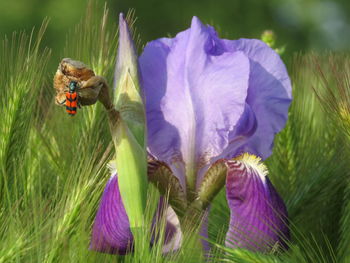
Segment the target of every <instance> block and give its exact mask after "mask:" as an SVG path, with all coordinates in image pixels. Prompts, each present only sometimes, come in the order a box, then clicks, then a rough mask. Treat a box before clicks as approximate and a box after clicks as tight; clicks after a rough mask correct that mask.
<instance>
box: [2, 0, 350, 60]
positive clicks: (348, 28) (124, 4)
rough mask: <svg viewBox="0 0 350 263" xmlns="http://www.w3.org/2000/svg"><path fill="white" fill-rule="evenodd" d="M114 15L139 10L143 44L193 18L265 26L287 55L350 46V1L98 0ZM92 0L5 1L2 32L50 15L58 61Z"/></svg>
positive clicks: (254, 32)
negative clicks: (67, 35) (68, 36)
mask: <svg viewBox="0 0 350 263" xmlns="http://www.w3.org/2000/svg"><path fill="white" fill-rule="evenodd" d="M97 2H98V5H99V6H100V8H101V10H97V11H98V12H100V11H102V9H103V6H104V3H105V2H107V6H108V8H109V10H110V12H111V15H112V16H113V17H115V20H116V22H117V15H118V13H119V12H127V11H128V10H129V8H134V9H135V10H136V16H137V18H138V19H137V22H136V27H137V29H138V32H139V33H140V35H141V40H142V43H143V44H144V43H146V42H147V41H150V40H152V39H155V38H159V37H163V36H169V35H171V36H173V35H175V34H176V33H177V32H179V31H180V30H183V29H185V28H187V27H189V25H190V22H191V17H192V16H193V15H196V16H198V17H199V18H200V19H201V20H202V21H203V22H205V23H209V24H212V25H214V26H215V27H216V28H217V29H218V30H219V32H220V35H221V36H222V37H226V38H231V39H236V38H240V37H247V38H259V37H260V35H261V33H262V32H263V31H264V30H266V29H272V30H273V31H274V32H275V33H276V34H277V36H278V39H277V46H278V45H284V44H285V45H286V54H285V55H284V56H285V59H288V58H289V56H290V55H291V54H292V53H293V52H294V51H299V50H309V49H313V50H324V49H329V50H347V49H349V47H350V16H349V15H348V14H350V2H349V1H348V0H337V1H329V0H323V1H322V0H265V1H261V0H192V1H188V0H177V1H165V0H147V1H146V0H128V1H127V0H107V1H105V0H97ZM86 5H87V0H74V1H72V0H46V1H42V0H0V11H1V12H0V14H1V15H0V35H1V39H2V38H3V37H4V34H6V35H9V34H11V33H12V32H13V31H20V30H23V29H25V30H27V31H29V30H31V29H32V27H33V26H35V27H36V28H38V27H39V26H40V24H41V22H42V21H43V19H44V18H45V17H48V18H49V19H50V23H49V27H48V30H47V32H46V36H45V38H44V44H45V45H47V46H48V47H50V48H51V49H52V51H53V57H52V62H51V63H50V66H52V67H53V66H54V65H56V64H57V63H58V61H59V60H60V58H61V57H62V56H64V54H62V47H63V46H64V43H65V41H66V33H67V31H68V30H69V29H72V28H73V27H74V25H75V24H76V23H78V22H79V21H80V19H81V18H82V16H83V15H84V13H85V9H86Z"/></svg>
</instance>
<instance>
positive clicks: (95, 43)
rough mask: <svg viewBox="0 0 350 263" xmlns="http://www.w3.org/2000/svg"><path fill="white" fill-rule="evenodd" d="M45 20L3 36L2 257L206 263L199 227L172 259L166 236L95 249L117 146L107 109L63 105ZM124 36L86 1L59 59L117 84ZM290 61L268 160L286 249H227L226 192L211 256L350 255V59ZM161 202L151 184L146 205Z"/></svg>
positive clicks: (313, 258) (326, 56)
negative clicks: (57, 98)
mask: <svg viewBox="0 0 350 263" xmlns="http://www.w3.org/2000/svg"><path fill="white" fill-rule="evenodd" d="M46 26H47V22H46V21H44V22H43V26H42V28H41V29H40V30H39V29H37V30H35V31H34V32H33V33H30V32H29V33H17V34H13V35H11V36H8V37H7V38H3V37H2V40H1V43H0V65H1V71H0V101H1V103H0V116H1V117H0V222H1V224H0V262H1V263H2V262H4V263H5V262H35V263H37V262H201V261H203V262H204V261H205V259H204V256H203V255H202V252H201V250H199V249H198V246H196V240H195V239H196V236H197V235H196V234H195V231H194V233H193V238H194V240H187V241H186V242H184V245H183V246H182V249H181V250H180V251H178V252H177V253H173V254H171V255H165V256H164V255H162V253H161V245H160V244H155V245H154V246H153V247H152V248H151V249H150V247H149V245H148V244H149V241H148V240H149V235H148V234H147V233H145V235H144V240H143V241H144V242H143V241H142V240H140V244H143V245H141V246H138V247H137V249H136V250H135V252H134V253H133V254H130V255H127V256H116V255H106V254H100V253H96V252H93V251H89V250H88V247H89V242H90V235H91V227H92V223H93V219H94V217H95V214H96V210H97V207H98V203H99V200H100V197H101V194H102V192H103V189H104V186H105V184H106V182H107V180H108V179H109V171H108V168H107V166H106V164H107V163H108V162H109V161H110V159H111V158H112V157H113V155H114V147H113V143H112V140H111V135H110V132H109V127H108V122H107V116H106V113H105V111H104V109H103V107H102V106H101V105H99V104H97V105H94V106H91V107H84V108H83V109H81V110H79V112H78V114H77V116H75V117H74V118H72V117H70V116H68V115H67V114H66V112H65V110H64V108H63V107H58V106H56V105H55V103H54V89H53V85H52V78H53V76H54V74H55V72H53V71H49V70H48V69H47V68H48V67H47V65H48V64H49V63H50V53H51V52H50V50H49V49H45V47H44V46H43V45H42V44H41V42H42V40H43V39H45V28H46ZM139 33H141V32H139ZM141 34H142V33H141ZM117 40H118V39H117V25H116V24H115V23H114V21H112V19H111V18H110V16H108V14H107V12H106V10H105V11H103V9H101V10H99V12H92V10H91V9H90V11H89V10H88V11H87V14H86V15H85V17H84V18H83V19H82V21H81V23H80V24H78V25H76V26H75V28H74V30H72V31H71V32H69V33H68V35H67V38H66V45H65V48H64V51H63V56H64V57H71V58H74V59H76V60H80V61H84V62H85V63H86V64H87V65H89V66H90V67H91V68H93V69H94V71H95V72H96V74H98V75H102V76H105V77H106V78H107V80H108V82H109V83H113V72H114V65H115V57H116V50H117ZM138 42H140V41H138ZM143 44H144V43H139V45H138V46H139V48H140V49H141V47H142V45H143ZM290 57H293V58H292V59H290V62H289V63H288V65H287V67H288V71H289V73H290V76H291V79H292V84H293V97H294V100H293V103H292V106H291V108H290V113H289V120H288V122H287V126H286V127H285V129H284V130H283V131H282V132H281V133H280V134H278V135H277V137H276V139H275V146H274V151H273V155H272V156H271V157H269V158H268V160H267V161H266V165H267V167H268V169H269V176H270V178H271V181H272V182H273V184H274V186H275V187H276V189H277V190H278V191H279V193H280V194H281V196H282V197H283V199H284V200H285V202H286V205H287V208H288V212H289V217H290V225H291V231H292V240H291V243H290V249H289V250H288V251H286V252H283V253H279V252H276V253H271V254H267V255H266V254H258V253H252V252H248V251H244V250H232V249H229V248H225V247H224V234H225V233H226V231H227V224H228V218H229V210H228V207H227V203H226V200H225V193H224V192H221V193H220V194H219V195H218V196H217V198H216V199H215V201H214V203H213V205H212V209H211V214H210V216H209V222H208V224H209V241H210V243H211V245H212V251H211V255H210V256H211V258H210V260H209V261H210V262H228V261H230V260H231V261H232V262H298V263H300V262H317V263H321V262H344V263H346V262H350V231H349V229H350V180H349V175H350V172H349V170H350V169H349V168H350V150H349V149H350V132H349V131H350V89H349V83H350V82H349V80H350V56H349V54H347V53H330V52H329V53H322V54H318V53H312V52H308V53H304V54H294V55H293V56H292V55H291V56H290ZM58 63H59V61H57V65H58ZM156 198H157V193H156V190H154V189H153V190H152V191H150V198H149V210H152V209H151V208H152V206H154V205H155V202H154V201H155V200H156ZM189 236H190V235H189ZM142 242H143V243H142ZM225 260H226V261H225Z"/></svg>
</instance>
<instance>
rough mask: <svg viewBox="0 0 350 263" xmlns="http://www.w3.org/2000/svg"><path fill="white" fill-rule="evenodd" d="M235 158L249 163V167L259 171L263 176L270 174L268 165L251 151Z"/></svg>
mask: <svg viewBox="0 0 350 263" xmlns="http://www.w3.org/2000/svg"><path fill="white" fill-rule="evenodd" d="M233 160H236V161H240V162H242V163H244V164H246V165H247V167H251V168H253V169H254V170H256V171H257V172H258V174H259V175H260V176H261V177H262V179H263V177H265V176H266V175H267V174H268V170H267V167H266V165H265V164H264V163H263V162H262V161H261V158H260V157H259V156H256V155H254V154H249V153H243V154H241V155H239V156H237V157H235V158H233Z"/></svg>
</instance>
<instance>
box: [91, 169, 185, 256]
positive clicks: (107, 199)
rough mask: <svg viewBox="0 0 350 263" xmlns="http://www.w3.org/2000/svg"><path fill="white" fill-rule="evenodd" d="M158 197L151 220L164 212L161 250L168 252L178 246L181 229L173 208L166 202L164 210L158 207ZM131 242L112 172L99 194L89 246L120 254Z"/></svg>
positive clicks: (159, 216)
mask: <svg viewBox="0 0 350 263" xmlns="http://www.w3.org/2000/svg"><path fill="white" fill-rule="evenodd" d="M161 200H162V199H161ZM161 200H160V202H159V204H158V209H157V213H156V214H155V216H154V222H155V224H158V223H159V222H158V221H160V220H161V218H162V217H163V216H165V220H166V221H165V222H166V223H165V230H164V237H165V238H164V246H163V252H164V253H168V252H171V251H173V250H177V249H178V248H179V247H180V245H181V242H182V233H181V230H180V225H179V220H178V217H177V216H176V214H175V212H174V210H173V209H172V208H171V207H170V206H169V207H167V208H166V209H165V210H164V209H163V208H162V207H163V206H164V203H163V202H162V201H161ZM163 213H165V215H164V214H163ZM150 231H151V229H150ZM153 240H154V238H153ZM132 245H133V236H132V233H131V231H130V224H129V219H128V216H127V214H126V211H125V208H124V205H123V201H122V198H121V195H120V191H119V185H118V176H117V174H114V175H113V176H112V177H111V178H110V180H109V181H108V182H107V185H106V187H105V190H104V192H103V195H102V198H101V202H100V206H99V209H98V211H97V214H96V218H95V222H94V225H93V230H92V237H91V243H90V249H91V250H94V251H98V252H104V253H110V254H120V255H124V254H126V253H128V252H130V251H131V250H132ZM150 245H151V244H150Z"/></svg>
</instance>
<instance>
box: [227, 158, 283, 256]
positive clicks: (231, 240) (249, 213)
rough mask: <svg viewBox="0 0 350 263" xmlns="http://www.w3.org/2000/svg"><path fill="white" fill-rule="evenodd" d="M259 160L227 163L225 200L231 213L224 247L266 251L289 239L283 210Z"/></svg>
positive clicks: (251, 159)
mask: <svg viewBox="0 0 350 263" xmlns="http://www.w3.org/2000/svg"><path fill="white" fill-rule="evenodd" d="M259 162H260V159H256V157H254V156H247V155H246V157H245V158H243V159H241V160H232V161H228V162H227V167H228V172H227V179H226V197H227V201H228V204H229V208H230V210H231V217H230V225H229V231H228V233H227V236H226V245H227V246H229V247H233V248H237V247H239V248H246V249H249V250H252V251H261V252H268V251H270V249H271V248H272V247H275V246H276V245H278V246H280V247H287V246H286V242H285V241H286V240H289V230H288V227H287V210H286V207H285V205H284V203H283V201H282V199H281V198H280V196H279V195H278V193H277V192H276V190H275V189H274V187H273V186H272V184H271V182H270V181H269V179H268V178H267V176H266V173H267V171H266V170H265V169H266V168H265V167H264V166H263V164H261V163H259Z"/></svg>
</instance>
